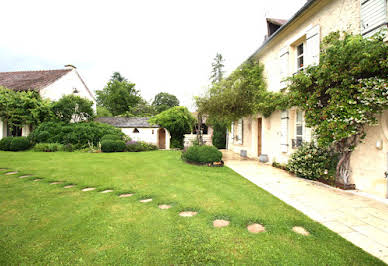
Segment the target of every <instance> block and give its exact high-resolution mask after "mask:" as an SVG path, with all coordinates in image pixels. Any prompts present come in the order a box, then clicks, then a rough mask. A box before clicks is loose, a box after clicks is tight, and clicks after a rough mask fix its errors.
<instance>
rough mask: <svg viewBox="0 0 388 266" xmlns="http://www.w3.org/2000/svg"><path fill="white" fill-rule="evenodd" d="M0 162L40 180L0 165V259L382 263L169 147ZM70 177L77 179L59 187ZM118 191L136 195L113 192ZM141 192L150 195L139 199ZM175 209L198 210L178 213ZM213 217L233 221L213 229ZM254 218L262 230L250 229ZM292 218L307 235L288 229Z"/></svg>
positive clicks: (20, 156)
mask: <svg viewBox="0 0 388 266" xmlns="http://www.w3.org/2000/svg"><path fill="white" fill-rule="evenodd" d="M4 167H6V168H8V169H9V170H17V171H19V173H18V175H23V174H33V175H34V176H35V177H40V178H43V180H41V181H39V182H34V181H32V180H33V179H34V178H33V177H31V178H25V179H20V178H17V176H15V175H10V176H6V175H3V173H5V172H6V171H1V172H0V210H1V212H0V264H2V265H3V264H8V265H9V264H40V265H45V264H79V263H81V264H153V265H161V264H162V265H164V264H169V265H171V264H205V263H206V264H276V265H280V264H289V265H313V264H314V265H316V264H320V265H371V264H372V265H383V263H382V262H381V261H379V260H378V259H376V258H374V257H372V256H371V255H369V254H367V253H365V252H364V251H362V250H361V249H359V248H358V247H356V246H354V245H353V244H351V243H349V242H347V241H346V240H344V239H342V238H341V237H339V236H338V235H337V234H335V233H333V232H331V231H329V230H328V229H326V228H325V227H324V226H322V225H320V224H318V223H316V222H314V221H312V220H310V219H309V218H308V217H306V216H305V215H303V214H302V213H300V212H298V211H296V210H295V209H294V208H292V207H290V206H288V205H286V204H285V203H283V202H282V201H280V200H279V199H277V198H275V197H274V196H272V195H270V194H269V193H267V192H265V191H264V190H262V189H260V188H258V187H257V186H256V185H254V184H252V183H250V182H249V181H247V180H245V179H244V178H242V177H241V176H239V175H238V174H236V173H234V172H233V171H232V170H230V169H229V168H226V167H224V168H209V167H199V166H194V165H188V164H185V163H184V162H182V161H181V160H180V153H179V152H176V151H155V152H143V153H114V154H89V153H78V152H75V153H65V152H57V153H37V152H18V153H12V152H0V168H4ZM51 181H64V183H63V184H60V185H50V184H49V182H51ZM70 183H71V184H76V185H77V186H76V187H74V188H70V189H64V188H63V186H64V185H65V184H70ZM84 187H96V188H97V190H96V191H90V192H81V189H82V188H84ZM103 189H114V192H113V193H109V194H101V193H98V191H101V190H103ZM123 192H132V193H135V195H134V196H133V197H130V198H119V197H118V196H117V195H118V194H120V193H123ZM146 197H152V198H153V201H152V202H150V203H140V202H139V200H140V199H142V198H146ZM160 203H170V204H172V205H173V207H172V208H171V209H168V210H160V209H159V208H158V204H160ZM182 210H196V211H198V215H196V216H194V217H190V218H188V217H180V216H179V215H178V213H179V212H180V211H182ZM216 218H227V219H228V220H230V221H231V224H230V226H228V227H225V228H214V227H213V226H212V221H213V220H214V219H216ZM252 222H259V223H261V224H263V225H264V226H265V228H266V232H264V233H259V234H251V233H249V232H248V231H247V229H246V226H247V225H248V224H250V223H252ZM295 225H298V226H303V227H305V228H306V229H307V230H308V231H309V232H310V233H311V235H310V236H302V235H298V234H296V233H294V232H293V231H292V230H291V228H292V227H293V226H295Z"/></svg>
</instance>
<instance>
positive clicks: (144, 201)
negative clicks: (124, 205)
mask: <svg viewBox="0 0 388 266" xmlns="http://www.w3.org/2000/svg"><path fill="white" fill-rule="evenodd" d="M139 201H140V202H141V203H147V202H151V201H152V199H142V200H139Z"/></svg>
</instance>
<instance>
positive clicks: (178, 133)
mask: <svg viewBox="0 0 388 266" xmlns="http://www.w3.org/2000/svg"><path fill="white" fill-rule="evenodd" d="M149 123H151V124H154V125H160V126H161V127H163V128H166V129H167V130H168V131H169V132H170V134H171V146H172V147H175V148H182V147H183V138H184V134H188V133H190V132H191V130H192V129H193V126H194V124H195V118H194V117H193V116H192V114H191V113H190V111H189V110H188V109H187V108H186V107H183V106H175V107H172V108H170V109H168V110H166V111H163V112H161V113H160V114H158V115H156V116H154V117H152V118H151V119H150V120H149Z"/></svg>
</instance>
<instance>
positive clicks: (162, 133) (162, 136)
mask: <svg viewBox="0 0 388 266" xmlns="http://www.w3.org/2000/svg"><path fill="white" fill-rule="evenodd" d="M165 148H166V131H165V130H164V128H161V129H159V149H165Z"/></svg>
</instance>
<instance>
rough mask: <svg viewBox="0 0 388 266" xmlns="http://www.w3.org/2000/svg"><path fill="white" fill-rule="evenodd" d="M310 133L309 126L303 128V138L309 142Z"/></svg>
mask: <svg viewBox="0 0 388 266" xmlns="http://www.w3.org/2000/svg"><path fill="white" fill-rule="evenodd" d="M311 133H312V130H311V128H309V127H305V128H304V140H303V141H305V142H311Z"/></svg>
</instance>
